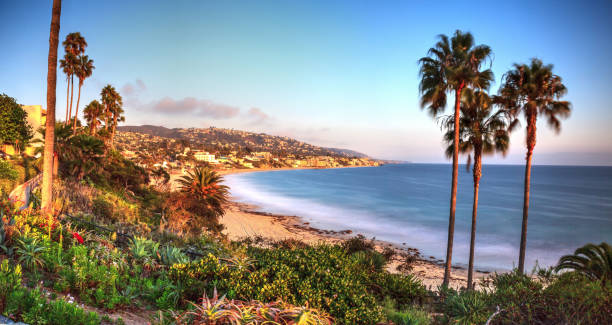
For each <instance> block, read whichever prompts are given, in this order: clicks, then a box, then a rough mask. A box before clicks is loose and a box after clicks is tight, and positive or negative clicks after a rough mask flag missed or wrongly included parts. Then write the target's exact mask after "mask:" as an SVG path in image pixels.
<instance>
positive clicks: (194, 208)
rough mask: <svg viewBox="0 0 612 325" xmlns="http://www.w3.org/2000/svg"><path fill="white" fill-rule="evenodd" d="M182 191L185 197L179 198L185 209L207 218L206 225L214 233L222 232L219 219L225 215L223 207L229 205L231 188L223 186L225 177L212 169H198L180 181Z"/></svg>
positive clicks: (188, 173)
mask: <svg viewBox="0 0 612 325" xmlns="http://www.w3.org/2000/svg"><path fill="white" fill-rule="evenodd" d="M178 182H179V184H180V190H181V192H182V193H183V194H184V195H185V196H184V198H182V199H181V198H180V197H178V200H176V201H179V202H180V204H181V205H182V206H183V208H184V209H185V210H187V211H189V212H191V213H194V214H196V215H199V216H202V217H204V218H205V222H204V224H205V225H206V226H207V227H208V228H209V229H210V230H212V231H220V230H222V226H220V225H219V222H218V220H219V217H221V216H223V215H224V214H225V210H224V208H223V205H224V204H225V203H227V201H228V196H229V187H227V186H225V185H221V183H222V182H223V177H221V176H220V175H219V174H217V173H216V172H215V171H214V170H212V169H210V168H206V167H204V168H196V169H194V170H193V171H189V172H187V175H185V176H183V177H181V178H180V179H179V180H178Z"/></svg>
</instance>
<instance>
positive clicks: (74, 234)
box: [72, 232, 85, 244]
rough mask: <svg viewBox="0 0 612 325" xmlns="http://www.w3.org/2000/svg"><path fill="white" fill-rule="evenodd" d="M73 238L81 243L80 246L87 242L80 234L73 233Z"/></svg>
mask: <svg viewBox="0 0 612 325" xmlns="http://www.w3.org/2000/svg"><path fill="white" fill-rule="evenodd" d="M72 238H75V239H76V240H77V241H78V242H79V244H83V243H84V242H85V241H84V240H83V237H81V235H79V234H78V233H76V232H73V233H72Z"/></svg>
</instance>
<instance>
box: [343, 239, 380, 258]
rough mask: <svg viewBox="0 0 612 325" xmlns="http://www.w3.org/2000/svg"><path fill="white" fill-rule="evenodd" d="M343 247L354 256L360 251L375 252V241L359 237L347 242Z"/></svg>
mask: <svg viewBox="0 0 612 325" xmlns="http://www.w3.org/2000/svg"><path fill="white" fill-rule="evenodd" d="M342 247H344V250H346V252H347V253H348V254H352V253H355V252H360V251H373V250H374V240H367V239H366V238H365V236H363V235H361V234H360V235H357V236H355V237H351V238H349V239H347V240H345V241H344V242H343V243H342Z"/></svg>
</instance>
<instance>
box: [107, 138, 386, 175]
mask: <svg viewBox="0 0 612 325" xmlns="http://www.w3.org/2000/svg"><path fill="white" fill-rule="evenodd" d="M116 146H117V149H118V150H119V151H120V152H121V153H122V154H123V156H124V157H126V158H128V159H130V160H132V161H134V162H135V163H137V164H138V165H140V166H141V167H144V168H147V169H154V170H155V169H160V168H161V169H164V170H165V171H166V172H168V173H170V174H183V173H185V172H186V171H188V170H190V169H192V168H195V167H199V166H210V167H213V168H215V169H217V170H231V169H253V168H266V169H268V168H337V167H359V166H380V165H381V164H382V162H381V161H379V160H375V159H371V158H369V157H367V156H366V155H364V154H361V153H358V152H355V151H351V150H345V149H335V148H323V147H318V146H314V145H311V144H308V143H305V142H301V141H298V140H295V139H291V138H289V137H280V136H272V135H267V134H264V133H253V132H247V131H240V130H233V129H222V128H215V127H210V128H187V129H168V128H164V127H157V126H123V127H119V129H118V132H117V136H116Z"/></svg>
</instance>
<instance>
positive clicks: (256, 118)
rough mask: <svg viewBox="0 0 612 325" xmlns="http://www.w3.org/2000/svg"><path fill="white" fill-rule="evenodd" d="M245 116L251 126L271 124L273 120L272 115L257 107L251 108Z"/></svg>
mask: <svg viewBox="0 0 612 325" xmlns="http://www.w3.org/2000/svg"><path fill="white" fill-rule="evenodd" d="M245 115H246V120H247V121H248V123H249V124H250V125H261V124H269V123H270V122H271V120H272V118H271V117H270V115H268V114H266V113H264V111H262V110H261V109H259V108H257V107H251V109H249V110H248V111H247V112H246V114H245Z"/></svg>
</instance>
